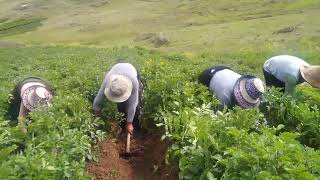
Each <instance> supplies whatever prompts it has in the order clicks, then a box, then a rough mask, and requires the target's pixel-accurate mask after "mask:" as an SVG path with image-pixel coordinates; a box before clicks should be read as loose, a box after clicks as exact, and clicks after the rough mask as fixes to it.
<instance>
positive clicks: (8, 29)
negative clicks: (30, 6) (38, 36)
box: [0, 18, 44, 37]
mask: <svg viewBox="0 0 320 180" xmlns="http://www.w3.org/2000/svg"><path fill="white" fill-rule="evenodd" d="M42 20H44V18H26V19H17V20H13V21H9V22H4V23H1V24H0V37H1V36H10V35H15V34H21V33H25V32H28V31H33V30H35V29H37V27H39V26H41V21H42Z"/></svg>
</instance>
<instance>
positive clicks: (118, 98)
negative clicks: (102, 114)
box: [104, 75, 132, 103]
mask: <svg viewBox="0 0 320 180" xmlns="http://www.w3.org/2000/svg"><path fill="white" fill-rule="evenodd" d="M131 92H132V81H131V80H130V79H129V78H127V77H126V76H124V75H111V76H110V78H109V79H108V80H107V85H106V88H105V90H104V95H105V96H106V97H107V98H108V99H109V100H110V101H113V102H117V103H120V102H124V101H126V100H128V99H129V97H130V96H131Z"/></svg>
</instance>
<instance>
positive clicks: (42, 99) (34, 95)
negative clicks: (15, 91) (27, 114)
mask: <svg viewBox="0 0 320 180" xmlns="http://www.w3.org/2000/svg"><path fill="white" fill-rule="evenodd" d="M52 97H53V96H52V93H51V92H50V91H48V90H47V89H46V88H45V87H43V86H38V85H35V86H30V87H28V88H27V89H25V90H24V91H23V92H22V96H21V99H22V103H23V105H24V107H26V108H27V109H28V110H29V111H32V110H34V109H35V108H36V107H38V106H40V105H48V103H49V101H50V100H51V99H52Z"/></svg>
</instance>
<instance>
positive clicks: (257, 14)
mask: <svg viewBox="0 0 320 180" xmlns="http://www.w3.org/2000/svg"><path fill="white" fill-rule="evenodd" d="M0 4H1V5H0V19H2V21H3V22H2V23H1V21H0V41H13V42H19V43H26V44H41V45H52V44H60V45H62V44H63V45H85V46H87V45H90V46H102V47H113V46H122V45H126V46H137V45H138V46H145V47H149V48H155V47H157V48H159V49H160V50H164V51H170V52H171V51H174V52H177V51H185V52H199V51H203V50H212V49H214V50H218V51H229V50H235V49H250V48H254V49H257V48H270V47H275V48H297V45H298V44H300V42H304V41H306V40H309V39H319V35H320V32H319V29H318V27H319V26H320V21H318V20H317V19H316V18H315V17H319V16H320V1H319V0H290V1H288V0H281V1H273V0H266V1H260V0H245V1H236V0H229V1H224V0H216V1H212V0H193V1H190V0H161V1H159V0H130V1H129V0H117V1H115V0H93V1H83V0H64V1H48V0H28V1H22V0H20V1H19V0H17V1H10V0H2V1H0ZM21 18H23V19H28V18H29V19H30V18H31V19H34V18H38V19H39V18H41V21H40V23H41V24H40V25H38V24H37V25H35V26H36V28H28V30H24V31H21V30H17V29H20V28H24V25H21V26H17V27H15V28H12V29H11V30H12V31H14V32H19V33H11V34H10V33H8V30H7V31H5V32H2V31H1V29H2V26H7V25H6V23H8V22H11V21H15V20H19V19H21ZM158 39H160V40H161V39H168V40H169V43H163V45H161V43H160V45H159V42H158Z"/></svg>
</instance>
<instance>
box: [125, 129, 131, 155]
mask: <svg viewBox="0 0 320 180" xmlns="http://www.w3.org/2000/svg"><path fill="white" fill-rule="evenodd" d="M130 138H131V135H130V133H128V134H127V146H126V154H130Z"/></svg>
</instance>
